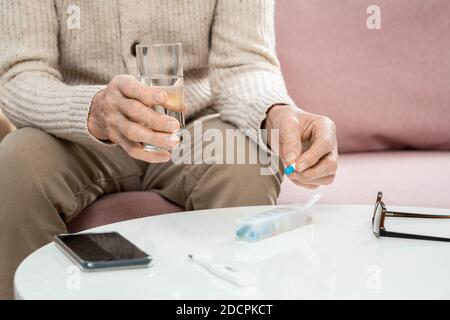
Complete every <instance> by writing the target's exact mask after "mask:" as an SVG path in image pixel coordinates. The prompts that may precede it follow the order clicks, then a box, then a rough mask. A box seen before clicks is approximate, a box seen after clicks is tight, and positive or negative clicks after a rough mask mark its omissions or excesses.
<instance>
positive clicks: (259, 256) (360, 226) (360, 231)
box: [15, 205, 450, 299]
mask: <svg viewBox="0 0 450 320" xmlns="http://www.w3.org/2000/svg"><path fill="white" fill-rule="evenodd" d="M267 209H268V208H267V207H246V208H233V209H214V210H204V211H196V212H183V213H176V214H168V215H161V216H155V217H149V218H143V219H137V220H130V221H126V222H121V223H116V224H112V225H107V226H103V227H99V228H95V229H93V230H90V231H118V232H120V233H121V234H122V235H124V236H125V237H126V238H128V239H130V240H131V241H132V242H134V243H135V244H136V245H137V246H138V247H140V248H141V249H143V250H144V251H146V252H148V253H149V254H151V255H152V256H153V258H154V264H153V265H152V266H151V267H150V268H146V269H136V270H121V271H106V272H93V273H85V272H82V271H80V270H79V269H78V268H77V267H76V266H75V265H73V263H72V262H71V261H69V260H68V258H66V257H65V256H64V255H63V254H62V253H61V252H60V251H59V250H58V249H57V248H56V247H55V245H54V244H53V243H51V244H48V245H46V246H44V247H42V248H41V249H39V250H37V251H36V252H34V253H33V254H31V255H30V256H29V257H28V258H27V259H26V260H24V261H23V263H22V264H21V265H20V267H19V268H18V270H17V272H16V275H15V295H16V298H17V299H396V298H401V299H422V298H424V299H436V298H437V299H449V298H450V276H449V275H448V270H449V268H450V243H444V242H431V241H418V240H404V239H387V238H384V239H377V238H375V237H374V236H373V234H372V231H371V230H372V229H371V217H372V206H362V205H317V206H316V207H315V208H314V209H313V210H312V220H311V222H310V224H308V225H305V226H303V227H301V228H299V229H296V230H294V231H290V232H287V233H284V234H281V235H278V236H276V237H272V238H270V239H266V240H263V241H261V242H258V243H244V242H238V241H235V240H234V232H235V220H236V218H238V217H242V216H246V215H249V214H254V213H256V212H260V211H263V210H267ZM389 209H394V207H392V208H391V207H389ZM397 209H399V208H397ZM400 209H402V210H407V211H412V212H429V213H438V214H445V213H446V214H448V212H449V210H443V209H428V210H427V209H420V208H400ZM387 228H388V230H392V231H399V232H417V233H422V234H431V235H436V236H447V237H449V236H450V221H447V220H440V221H433V220H423V219H399V218H388V220H387ZM190 253H193V254H196V255H202V256H204V257H209V258H211V259H213V260H214V261H216V262H222V263H227V264H231V265H233V266H237V267H240V268H242V269H246V270H248V271H249V272H254V274H255V275H257V285H256V286H255V287H251V288H239V287H235V286H234V285H233V284H230V283H228V282H226V281H224V280H222V279H220V278H216V277H215V276H214V275H212V274H210V273H209V272H208V271H207V270H205V269H203V268H201V267H199V266H198V265H196V264H193V263H192V262H191V261H189V260H188V257H187V256H188V254H190Z"/></svg>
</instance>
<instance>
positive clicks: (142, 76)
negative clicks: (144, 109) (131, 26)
mask: <svg viewBox="0 0 450 320" xmlns="http://www.w3.org/2000/svg"><path fill="white" fill-rule="evenodd" d="M182 50H183V49H182V45H181V43H179V42H177V43H167V44H165V43H162V44H152V45H145V44H139V45H137V46H136V58H137V69H138V77H137V79H138V80H139V81H140V82H141V83H142V84H143V85H146V86H149V87H154V88H159V89H162V90H164V91H165V92H166V93H167V96H168V100H167V104H169V105H172V106H177V107H179V108H180V109H182V106H183V105H184V84H183V62H182V56H183V53H182ZM152 108H153V110H154V111H156V112H158V113H161V114H165V115H168V116H171V117H174V118H175V119H177V120H178V122H179V123H180V130H179V131H178V132H177V133H176V134H177V135H178V137H179V138H180V141H182V138H183V132H184V127H185V119H184V113H183V112H174V111H170V110H167V109H166V108H165V107H163V106H157V105H156V106H152ZM144 149H145V150H147V151H160V150H166V149H165V148H161V147H158V146H154V145H150V144H144Z"/></svg>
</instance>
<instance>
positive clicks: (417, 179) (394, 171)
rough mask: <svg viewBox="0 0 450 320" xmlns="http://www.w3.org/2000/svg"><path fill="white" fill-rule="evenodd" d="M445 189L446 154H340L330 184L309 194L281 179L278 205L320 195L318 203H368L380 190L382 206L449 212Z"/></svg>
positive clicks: (449, 194)
mask: <svg viewBox="0 0 450 320" xmlns="http://www.w3.org/2000/svg"><path fill="white" fill-rule="evenodd" d="M449 190H450V152H438V151H436V152H426V151H399V152H376V153H361V154H344V155H342V156H341V157H340V163H339V170H338V174H337V176H336V181H335V183H334V184H332V185H330V186H326V187H321V188H320V189H319V190H318V191H310V190H305V189H301V188H298V187H296V186H295V185H293V184H292V183H291V182H289V181H288V180H285V182H284V183H283V186H282V191H281V195H280V198H279V203H280V204H286V203H294V202H302V201H305V200H306V199H307V198H308V197H309V196H310V195H311V194H313V193H314V192H320V193H322V194H323V197H322V199H321V200H320V202H321V203H347V204H371V203H375V198H376V195H377V192H378V191H383V193H384V197H383V199H385V201H386V204H392V205H403V206H420V207H438V208H449V209H450V191H449Z"/></svg>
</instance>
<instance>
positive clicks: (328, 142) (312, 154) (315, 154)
mask: <svg viewBox="0 0 450 320" xmlns="http://www.w3.org/2000/svg"><path fill="white" fill-rule="evenodd" d="M334 148H335V142H334V140H333V139H332V138H331V137H329V136H328V134H324V135H322V136H320V137H319V138H316V139H314V141H312V145H311V147H310V148H309V149H308V150H306V151H305V152H304V153H303V154H302V155H301V156H300V157H299V159H298V160H297V165H296V171H297V172H303V171H305V170H306V169H308V168H310V167H312V166H314V165H316V164H317V163H318V162H319V161H320V159H321V158H322V157H323V156H325V155H326V154H328V153H330V152H332V151H333V149H334Z"/></svg>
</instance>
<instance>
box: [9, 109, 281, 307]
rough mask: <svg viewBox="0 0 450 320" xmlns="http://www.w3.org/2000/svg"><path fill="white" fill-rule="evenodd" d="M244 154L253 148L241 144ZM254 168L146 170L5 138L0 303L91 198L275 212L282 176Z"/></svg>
mask: <svg viewBox="0 0 450 320" xmlns="http://www.w3.org/2000/svg"><path fill="white" fill-rule="evenodd" d="M200 121H202V126H203V130H206V129H210V128H215V129H219V131H221V132H224V131H225V130H226V129H234V127H233V126H232V125H231V124H229V123H226V122H223V121H222V120H221V119H220V118H219V117H218V116H216V115H212V116H211V115H210V116H207V117H203V118H201V119H200ZM188 128H190V131H191V132H192V124H190V126H189V127H188ZM241 135H242V133H241ZM245 139H247V138H245ZM247 146H249V147H250V148H256V144H254V143H252V142H249V141H248V139H247ZM202 147H203V148H204V147H205V144H203V146H202ZM218 153H220V151H219V152H217V151H216V154H215V156H217V155H218ZM261 166H262V165H261V163H260V162H259V161H258V163H257V164H253V165H252V164H248V165H231V164H230V165H226V164H206V163H199V164H179V165H176V164H174V163H172V162H169V163H164V164H148V163H144V162H141V161H137V160H133V159H131V158H130V157H129V156H128V155H127V154H126V153H125V152H124V151H123V150H122V149H121V148H120V147H117V146H116V147H105V146H97V145H96V146H86V145H80V144H76V143H73V142H68V141H65V140H61V139H58V138H55V137H54V136H52V135H49V134H47V133H45V132H43V131H40V130H37V129H32V128H23V129H19V130H16V131H14V132H12V133H10V134H9V135H7V136H6V138H5V139H4V140H3V141H2V142H1V143H0V299H10V298H13V276H14V272H15V270H16V268H17V267H18V265H19V264H20V262H21V261H22V260H23V259H24V258H25V257H26V256H27V255H29V254H30V253H32V252H33V251H34V250H36V249H38V248H39V247H41V246H43V245H45V244H47V243H49V242H51V241H52V238H53V236H54V235H56V234H60V233H64V232H67V229H66V223H67V222H68V221H70V220H71V219H72V218H74V217H75V216H76V215H77V214H79V213H80V212H81V211H82V210H83V209H84V208H85V207H86V206H88V205H89V204H91V203H92V202H94V201H95V200H96V199H97V198H98V197H100V196H102V195H105V194H110V193H116V192H124V191H136V190H152V191H156V192H158V193H159V194H161V195H162V196H163V197H165V198H167V199H168V200H170V201H172V202H174V203H176V204H178V205H180V206H183V207H184V208H185V209H186V210H197V209H207V208H218V207H232V206H246V205H267V204H275V202H276V199H277V196H278V194H279V192H280V184H281V180H282V176H281V174H280V173H277V174H273V175H261V174H260V168H261ZM49 263H51V261H49Z"/></svg>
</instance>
